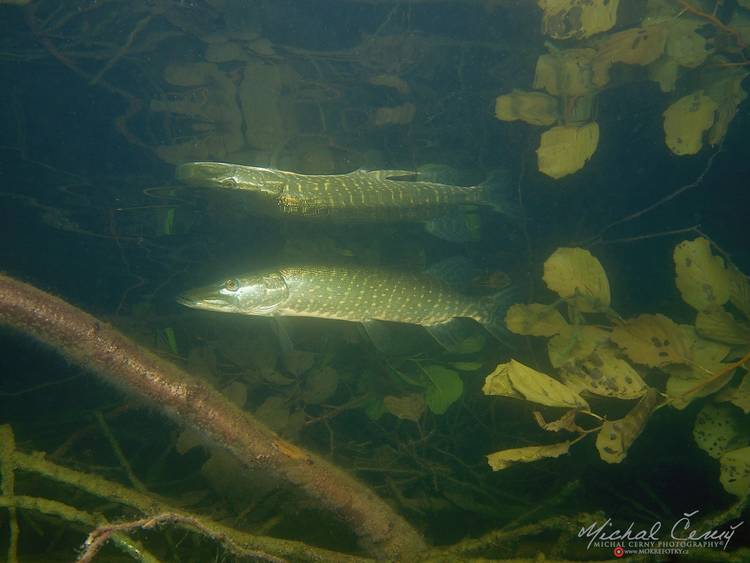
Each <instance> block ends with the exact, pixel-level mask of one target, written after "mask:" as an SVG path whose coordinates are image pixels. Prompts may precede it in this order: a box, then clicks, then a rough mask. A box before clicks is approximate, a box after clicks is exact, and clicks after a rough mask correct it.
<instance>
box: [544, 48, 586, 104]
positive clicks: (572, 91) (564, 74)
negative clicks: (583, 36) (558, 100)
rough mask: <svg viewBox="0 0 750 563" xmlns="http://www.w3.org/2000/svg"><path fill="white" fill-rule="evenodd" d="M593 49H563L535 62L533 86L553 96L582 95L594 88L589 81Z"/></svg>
mask: <svg viewBox="0 0 750 563" xmlns="http://www.w3.org/2000/svg"><path fill="white" fill-rule="evenodd" d="M595 53H596V51H594V50H593V49H563V50H560V51H553V52H551V53H548V54H546V55H542V56H540V57H539V59H537V62H536V73H535V75H534V88H535V89H536V90H546V91H547V93H549V94H552V95H553V96H582V95H584V94H588V93H590V92H593V91H594V90H595V87H594V85H593V83H592V82H591V59H592V58H593V56H594V54H595Z"/></svg>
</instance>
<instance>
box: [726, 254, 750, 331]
mask: <svg viewBox="0 0 750 563" xmlns="http://www.w3.org/2000/svg"><path fill="white" fill-rule="evenodd" d="M729 280H730V281H729V300H730V301H731V302H732V305H734V306H735V307H737V308H738V309H739V310H740V311H742V314H743V315H745V318H746V319H748V320H750V280H749V279H748V277H747V276H746V275H745V274H743V273H742V272H740V271H739V270H738V269H737V268H735V267H734V266H730V267H729Z"/></svg>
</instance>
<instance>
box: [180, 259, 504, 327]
mask: <svg viewBox="0 0 750 563" xmlns="http://www.w3.org/2000/svg"><path fill="white" fill-rule="evenodd" d="M179 301H180V302H181V303H182V304H184V305H187V306H189V307H194V308H197V309H209V310H214V311H222V312H230V313H241V314H246V315H263V316H275V315H279V316H299V317H318V318H325V319H338V320H344V321H354V322H368V321H373V320H381V321H393V322H401V323H411V324H416V325H422V326H425V327H431V326H438V325H442V324H445V323H448V322H449V321H451V320H452V319H454V318H457V317H463V318H470V319H474V320H475V321H477V322H479V323H481V324H483V325H485V326H488V325H489V324H490V323H491V320H492V319H491V317H492V314H491V311H489V310H488V308H487V307H484V306H483V305H482V303H481V302H480V301H479V300H476V299H472V298H470V297H468V296H465V295H462V294H460V293H457V292H455V291H453V290H452V289H451V288H450V287H448V286H446V285H444V284H442V283H440V282H439V281H437V280H435V279H433V278H431V277H429V276H422V275H418V274H409V273H396V272H388V271H382V270H376V269H369V268H352V267H343V266H341V267H340V266H311V267H291V268H281V269H279V270H276V271H272V272H266V273H261V274H255V275H248V276H242V277H238V278H236V279H230V280H226V281H225V282H221V283H217V284H214V285H211V286H208V287H205V288H200V289H195V290H192V291H189V292H187V293H186V294H184V295H183V296H182V297H181V298H180V299H179Z"/></svg>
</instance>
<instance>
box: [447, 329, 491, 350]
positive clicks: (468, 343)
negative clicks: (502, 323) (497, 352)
mask: <svg viewBox="0 0 750 563" xmlns="http://www.w3.org/2000/svg"><path fill="white" fill-rule="evenodd" d="M486 341H487V339H486V338H485V337H484V335H483V334H476V335H475V336H469V337H468V338H465V339H464V340H462V341H461V342H460V343H459V344H458V346H456V347H455V348H451V352H454V353H456V354H476V353H477V352H479V351H480V350H481V349H482V348H484V344H485V342H486Z"/></svg>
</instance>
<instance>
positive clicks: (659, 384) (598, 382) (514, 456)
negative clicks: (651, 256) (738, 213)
mask: <svg viewBox="0 0 750 563" xmlns="http://www.w3.org/2000/svg"><path fill="white" fill-rule="evenodd" d="M674 264H675V274H676V275H675V282H676V285H677V288H678V289H679V290H680V294H681V295H682V298H683V300H684V301H685V302H686V303H687V304H688V305H690V306H691V307H693V308H694V309H696V310H697V311H698V313H697V317H696V321H695V323H694V324H693V325H687V324H679V323H677V322H675V321H673V320H672V319H670V318H669V317H667V316H665V315H662V314H641V315H638V316H637V317H634V318H631V319H624V318H622V317H621V316H620V315H619V314H618V313H617V312H615V311H614V310H613V309H612V308H611V295H610V286H609V281H608V279H607V275H606V272H605V271H604V268H603V267H602V265H601V263H600V262H599V261H598V260H597V259H596V258H595V257H594V256H593V255H592V254H591V253H590V252H589V251H587V250H585V249H582V248H558V249H557V250H556V251H555V252H554V253H553V254H552V255H551V256H550V257H549V258H548V259H547V261H546V262H545V264H544V281H545V283H546V285H547V287H548V288H549V289H550V290H552V291H553V292H555V293H556V294H557V295H558V296H559V299H558V300H557V301H555V302H554V303H551V304H542V303H531V304H516V305H513V306H512V307H511V308H510V309H509V310H508V313H507V315H506V318H505V322H506V326H507V327H508V329H509V330H510V331H511V332H514V333H516V334H520V335H525V336H538V337H544V338H546V339H547V352H548V360H549V365H550V366H551V368H552V369H553V370H554V372H553V373H554V376H553V375H548V374H546V373H543V372H542V371H538V370H537V369H534V368H531V367H529V366H526V365H524V364H522V363H521V362H519V361H517V360H515V359H513V360H511V361H510V362H507V363H503V364H500V365H498V366H497V368H496V369H495V370H494V371H493V372H492V373H491V374H490V375H488V376H487V378H486V381H485V386H484V389H483V391H484V393H485V394H487V395H499V396H503V397H511V398H515V399H521V400H524V401H527V402H530V403H535V404H538V405H543V406H545V407H552V408H558V409H566V410H565V411H564V413H563V414H562V415H560V416H558V418H557V419H556V420H554V421H553V422H546V421H545V418H544V417H543V415H542V414H541V413H540V412H534V418H535V420H536V422H537V423H538V424H539V426H540V427H541V428H543V429H544V430H547V431H550V432H563V431H564V432H568V433H572V434H577V437H575V438H574V439H572V440H566V441H564V442H559V443H555V444H551V445H543V446H529V447H525V448H514V449H510V450H502V451H499V452H495V453H493V454H491V455H489V456H488V461H489V463H490V465H491V467H492V468H493V469H494V470H499V469H504V468H506V467H508V466H510V465H512V464H513V463H518V462H530V461H536V460H539V459H543V458H548V457H558V456H559V455H562V454H563V453H566V452H567V451H568V449H569V447H570V446H571V445H573V444H575V443H576V442H578V441H579V440H582V439H583V438H585V437H586V436H588V435H589V434H594V435H595V436H596V448H597V450H598V452H599V456H600V457H601V459H602V460H603V461H605V462H607V463H619V462H621V461H622V460H623V459H625V457H626V455H627V452H628V449H629V448H630V446H631V445H632V444H633V442H634V441H635V440H636V438H637V437H638V436H639V435H640V434H641V432H642V431H643V430H644V428H645V426H646V423H647V421H648V420H649V417H650V415H651V414H652V413H653V412H654V411H655V410H656V409H658V408H662V407H666V406H671V407H673V408H676V409H684V408H685V407H686V406H687V405H689V404H690V403H691V402H693V401H696V400H698V399H701V398H704V397H709V396H710V397H711V399H710V401H709V402H707V403H706V404H705V405H704V407H703V409H702V410H701V411H700V413H699V415H698V417H697V419H696V423H695V431H694V433H695V437H696V442H697V443H698V445H699V446H700V447H701V448H702V449H704V450H706V451H707V452H708V453H709V454H710V455H711V456H712V457H715V458H716V459H718V460H719V461H720V464H721V483H722V485H723V486H724V488H725V489H726V490H727V491H728V492H730V493H732V494H735V495H737V496H745V495H747V494H748V493H750V447H748V446H747V445H748V442H750V432H749V431H748V430H750V425H748V420H747V415H748V413H750V398H749V397H750V370H749V369H748V367H747V364H748V361H749V360H750V307H749V305H750V281H749V280H748V277H747V276H745V275H744V274H742V273H741V272H740V271H739V270H737V268H736V267H734V266H733V265H732V264H729V265H727V264H726V263H725V260H724V259H723V258H722V257H721V256H717V255H715V254H713V253H712V251H711V243H710V242H709V241H708V240H706V239H705V238H697V239H695V240H692V241H684V242H681V243H680V244H678V245H677V246H676V248H675V250H674ZM597 397H599V398H601V397H609V398H614V399H619V400H622V401H636V402H635V403H634V405H633V406H632V407H631V409H630V410H629V412H628V413H627V414H626V415H625V416H624V417H623V418H620V419H616V420H608V417H607V412H594V409H595V408H596V407H591V406H590V404H596V403H595V401H596V399H597ZM580 417H584V418H585V419H586V420H587V421H589V422H590V421H591V420H593V421H595V423H594V424H593V425H590V424H589V425H587V424H584V423H579V422H578V421H577V418H580ZM743 428H744V430H743Z"/></svg>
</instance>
